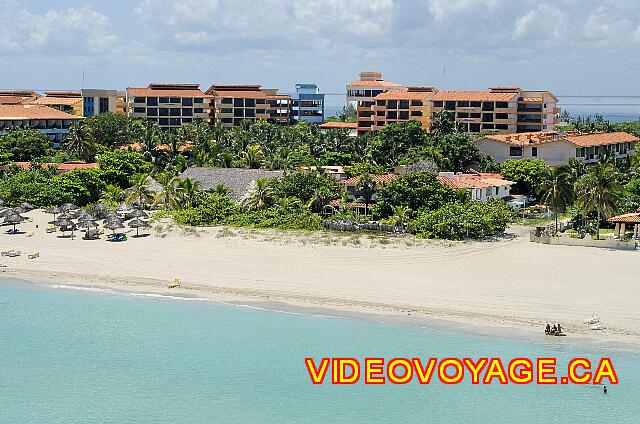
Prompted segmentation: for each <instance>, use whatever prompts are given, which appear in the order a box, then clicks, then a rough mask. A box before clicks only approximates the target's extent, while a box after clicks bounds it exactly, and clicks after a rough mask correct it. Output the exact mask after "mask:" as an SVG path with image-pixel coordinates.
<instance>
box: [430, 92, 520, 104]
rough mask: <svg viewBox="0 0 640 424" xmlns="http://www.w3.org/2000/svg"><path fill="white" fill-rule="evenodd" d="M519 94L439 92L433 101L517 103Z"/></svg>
mask: <svg viewBox="0 0 640 424" xmlns="http://www.w3.org/2000/svg"><path fill="white" fill-rule="evenodd" d="M517 98H518V93H514V92H491V91H439V92H437V93H436V94H435V95H434V96H433V97H432V98H431V100H433V101H444V102H449V101H468V102H482V101H487V102H509V101H516V100H517Z"/></svg>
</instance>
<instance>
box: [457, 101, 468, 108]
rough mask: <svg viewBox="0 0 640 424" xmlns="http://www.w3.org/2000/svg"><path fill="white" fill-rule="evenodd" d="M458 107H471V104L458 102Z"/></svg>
mask: <svg viewBox="0 0 640 424" xmlns="http://www.w3.org/2000/svg"><path fill="white" fill-rule="evenodd" d="M458 107H469V102H464V101H462V102H458Z"/></svg>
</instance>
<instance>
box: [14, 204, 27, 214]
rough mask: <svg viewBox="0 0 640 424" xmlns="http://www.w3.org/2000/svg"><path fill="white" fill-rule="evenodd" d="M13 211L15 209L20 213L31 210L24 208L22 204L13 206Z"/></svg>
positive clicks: (16, 212)
mask: <svg viewBox="0 0 640 424" xmlns="http://www.w3.org/2000/svg"><path fill="white" fill-rule="evenodd" d="M11 211H13V213H15V214H18V215H19V214H21V213H25V212H29V210H27V209H26V208H23V207H22V206H16V207H14V208H11Z"/></svg>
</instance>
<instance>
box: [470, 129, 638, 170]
mask: <svg viewBox="0 0 640 424" xmlns="http://www.w3.org/2000/svg"><path fill="white" fill-rule="evenodd" d="M639 140H640V139H639V138H638V137H636V136H634V135H632V134H628V133H625V132H613V133H602V132H599V133H590V134H589V133H579V132H566V133H564V132H558V131H543V132H535V133H515V134H497V135H488V136H485V137H483V138H481V139H479V140H477V141H476V144H477V146H478V148H479V149H480V151H481V152H482V153H484V154H486V155H489V156H491V157H492V158H493V159H494V160H495V161H496V162H504V161H507V160H509V159H522V158H535V159H542V160H543V161H545V162H546V163H547V164H549V165H562V164H566V163H567V161H568V160H569V159H571V158H576V159H579V160H582V161H584V162H585V163H593V162H597V161H598V159H599V158H600V155H602V154H604V153H605V152H606V154H609V155H613V157H614V158H616V159H619V158H622V157H627V156H631V155H633V152H634V149H635V145H636V143H637V142H638V141H639Z"/></svg>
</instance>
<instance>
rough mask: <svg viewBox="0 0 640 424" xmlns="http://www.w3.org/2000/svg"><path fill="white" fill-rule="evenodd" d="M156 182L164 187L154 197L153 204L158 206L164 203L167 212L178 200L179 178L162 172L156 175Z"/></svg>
mask: <svg viewBox="0 0 640 424" xmlns="http://www.w3.org/2000/svg"><path fill="white" fill-rule="evenodd" d="M155 180H156V181H157V182H158V183H159V184H160V185H161V186H162V189H161V190H160V192H159V193H158V194H156V196H155V197H154V199H153V204H154V205H157V204H159V203H162V204H163V205H164V208H165V210H167V209H169V206H171V205H173V204H174V202H175V200H176V186H177V185H178V180H179V178H178V177H175V176H173V175H171V174H168V173H166V172H162V173H160V174H157V175H156V177H155Z"/></svg>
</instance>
